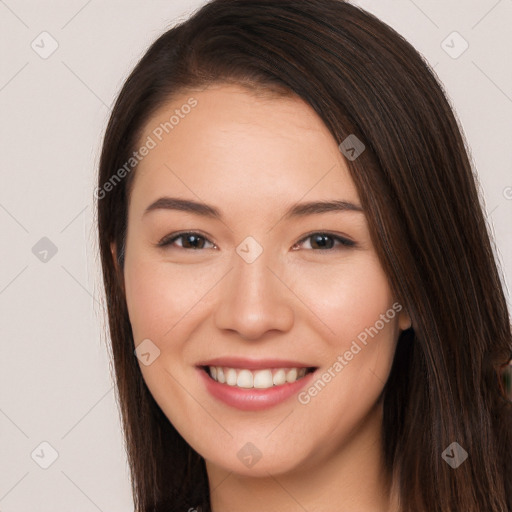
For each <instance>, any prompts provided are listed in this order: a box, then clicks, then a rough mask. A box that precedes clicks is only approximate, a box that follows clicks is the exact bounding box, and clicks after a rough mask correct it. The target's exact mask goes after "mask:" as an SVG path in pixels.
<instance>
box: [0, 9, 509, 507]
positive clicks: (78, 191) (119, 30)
mask: <svg viewBox="0 0 512 512" xmlns="http://www.w3.org/2000/svg"><path fill="white" fill-rule="evenodd" d="M202 3H203V2H202V1H199V0H193V1H192V0H181V1H176V0H172V1H170V0H167V1H157V0H154V1H150V2H135V1H133V0H132V1H123V2H121V1H108V2H100V1H98V0H89V1H85V0H74V1H66V2H64V1H63V0H61V1H53V2H50V1H45V2H30V1H26V0H6V1H1V0H0V39H1V42H0V48H1V59H0V109H1V110H0V112H1V117H0V140H1V141H2V151H1V164H0V169H1V171H0V172H1V188H0V226H1V233H2V243H1V244H0V258H1V266H0V312H1V322H0V329H1V337H2V342H1V347H2V353H1V354H2V357H1V358H0V379H1V381H0V392H1V395H0V443H1V447H0V448H1V452H0V453H1V455H0V510H1V511H2V512H14V511H16V512H22V511H23V512H25V511H26V512H33V511H34V510H36V509H37V510H38V511H39V512H50V511H52V512H55V511H64V510H74V511H75V512H81V511H83V512H94V511H97V510H100V511H109V512H117V511H119V512H120V511H123V512H126V511H129V510H133V503H132V500H131V494H130V488H129V475H128V471H127V464H126V458H125V454H124V448H123V440H122V434H121V430H120V423H119V417H118V412H117V406H116V403H115V398H114V390H113V380H112V377H111V372H112V370H111V364H110V363H109V358H108V352H107V350H106V347H105V336H104V335H103V334H102V333H103V332H104V326H105V320H104V311H103V309H102V306H101V304H102V289H101V280H100V269H99V264H98V257H97V243H96V235H95V231H94V215H93V211H94V205H93V200H92V197H93V195H92V194H93V189H94V186H95V179H96V167H97V164H98V160H99V150H100V143H101V137H102V134H103V131H104V129H105V126H106V122H107V118H108V115H109V111H110V106H111V105H112V103H113V101H114V99H115V96H116V94H117V92H118V91H119V89H120V87H121V85H122V82H123V80H124V79H125V78H126V76H127V74H128V73H129V71H130V70H131V69H132V67H133V66H134V65H135V63H136V62H137V60H138V59H139V58H140V57H141V56H142V54H143V53H144V51H145V50H146V49H147V46H148V45H149V44H150V43H151V42H152V41H153V40H154V39H155V38H156V37H157V36H158V35H160V34H161V33H162V32H163V31H164V30H165V29H166V28H169V27H170V26H171V25H173V24H174V23H175V22H176V21H179V20H180V19H183V18H185V17H186V16H187V15H188V14H189V13H191V12H192V11H193V10H195V8H197V7H198V6H199V5H202ZM354 3H356V2H354ZM358 4H359V5H361V6H362V7H364V8H366V9H367V10H369V11H371V12H373V13H374V14H376V15H377V16H378V17H379V18H381V19H382V20H384V21H386V22H387V23H389V24H390V25H391V26H393V27H394V28H395V29H396V30H398V32H400V33H401V34H402V35H403V36H404V37H405V38H406V39H408V40H409V41H410V42H411V43H412V44H413V45H414V46H415V47H416V48H417V49H418V50H419V51H420V52H421V53H422V54H423V55H424V56H425V57H426V58H427V60H428V61H429V62H430V63H431V64H432V66H434V68H435V71H436V73H437V74H438V76H439V77H440V79H441V81H442V82H443V84H444V86H445V88H446V91H447V93H448V95H449V97H450V99H451V101H452V104H453V105H454V106H455V109H456V112H457V114H458V116H459V119H460V121H461V124H462V127H463V129H464V132H465V134H466V136H467V140H468V143H469V145H470V148H471V153H472V158H473V160H474V163H475V166H476V169H477V170H478V174H479V178H480V182H481V187H482V193H483V196H484V199H485V203H486V210H487V214H488V220H489V223H490V225H491V229H492V232H493V236H494V238H495V241H496V245H497V253H498V257H499V259H500V261H501V264H502V266H503V273H504V280H505V281H509V282H510V276H512V234H511V230H510V219H511V218H512V172H511V170H512V156H511V155H512V153H511V151H510V148H511V135H512V69H511V62H512V41H511V32H510V26H512V0H500V1H496V0H479V1H476V0H471V1H468V0H459V1H440V0H436V1H427V0H414V1H413V0H361V1H360V2H358ZM43 31H46V32H48V33H49V34H50V35H51V36H40V34H41V33H42V32H43ZM454 31H457V32H458V33H459V34H460V35H461V36H462V37H463V38H464V40H466V41H467V42H468V44H469V48H468V49H467V50H466V51H465V52H464V53H462V54H461V55H460V56H458V57H457V58H454V56H456V54H458V53H460V51H461V50H462V49H463V46H462V45H463V44H464V43H463V40H462V39H460V38H457V36H453V35H450V34H452V33H453V32H454ZM447 37H448V39H446V38H447ZM53 40H55V41H56V42H57V43H58V48H57V49H56V50H55V52H54V53H53V54H52V55H50V56H47V58H42V56H41V53H43V54H44V52H49V51H50V50H51V45H52V44H55V43H52V41H53ZM445 40H446V42H445V43H443V41H445ZM31 45H34V46H35V48H34V49H33V48H32V46H31ZM447 52H448V53H447ZM449 53H451V55H450V54H449ZM44 56H46V55H44ZM43 237H47V238H48V239H49V240H50V241H51V243H50V242H49V241H48V240H43V241H40V240H41V239H42V238H43ZM36 244H38V245H36ZM34 246H35V249H33V248H34ZM45 251H47V252H45ZM52 251H53V252H52ZM55 251H57V252H55ZM53 253H55V254H53ZM506 293H507V296H508V298H509V304H510V292H509V291H508V288H507V291H506ZM43 442H46V443H49V445H50V446H49V445H46V444H44V445H41V443H43ZM53 450H55V451H56V452H57V453H58V457H57V458H56V460H54V461H53V458H54V457H53V456H52V454H53ZM52 461H53V462H52ZM50 463H51V465H50V466H49V467H48V468H47V469H43V468H42V467H41V465H43V466H44V465H48V464H50Z"/></svg>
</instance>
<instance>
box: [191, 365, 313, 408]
mask: <svg viewBox="0 0 512 512" xmlns="http://www.w3.org/2000/svg"><path fill="white" fill-rule="evenodd" d="M316 370H318V368H317V367H313V366H306V365H304V364H302V363H299V362H293V361H283V360H275V359H272V360H271V359H266V360H259V361H254V360H249V359H239V358H231V357H230V358H222V359H220V358H219V359H216V360H210V361H203V362H201V363H200V364H199V365H197V366H196V371H197V372H198V375H199V378H200V381H202V385H203V386H204V390H205V391H206V393H207V394H208V395H210V397H211V398H213V399H214V400H216V401H217V400H218V401H219V402H222V403H223V404H225V405H228V406H229V407H232V408H235V409H238V410H242V411H259V410H262V409H267V408H270V407H274V406H276V405H278V404H281V403H283V402H286V401H288V400H290V399H291V398H292V397H293V396H295V395H297V393H299V392H300V391H301V389H302V388H304V387H306V386H307V385H308V384H310V383H311V382H312V380H313V378H314V375H315V372H316Z"/></svg>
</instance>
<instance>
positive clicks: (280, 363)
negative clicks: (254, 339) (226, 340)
mask: <svg viewBox="0 0 512 512" xmlns="http://www.w3.org/2000/svg"><path fill="white" fill-rule="evenodd" d="M197 366H225V367H227V368H244V369H247V370H258V369H261V368H315V366H313V365H311V364H307V363H301V362H299V361H293V360H288V359H247V358H244V357H216V358H214V359H208V360H205V361H201V362H199V363H198V364H197Z"/></svg>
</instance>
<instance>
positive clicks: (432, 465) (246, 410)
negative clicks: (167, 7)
mask: <svg viewBox="0 0 512 512" xmlns="http://www.w3.org/2000/svg"><path fill="white" fill-rule="evenodd" d="M96 197H97V199H98V230H99V236H100V251H101V262H102V267H103V278H104V284H105V290H106V298H107V310H108V315H109V324H110V335H111V340H112V351H113V357H114V364H115V372H116V378H117V388H118V393H119V403H120V407H121V411H122V419H123V425H124V430H125V436H126V443H127V451H128V458H129V463H130V469H131V474H132V480H133V494H134V500H135V505H136V510H137V511H144V512H145V511H164V510H165V511H169V510H172V511H178V510H180V511H181V510H194V509H196V510H199V509H201V510H202V511H203V512H204V511H208V510H213V511H214V512H226V511H239V510H244V511H251V510H281V511H295V510H297V511H298V510H311V511H312V510H322V511H329V510H333V511H338V512H339V511H348V510H351V511H352V510H357V511H358V512H366V511H390V512H391V511H415V512H420V511H429V512H431V511H443V512H448V511H450V512H451V511H461V510H464V511H465V512H481V511H482V510H486V511H491V512H498V511H499V512H504V511H508V512H510V511H512V482H511V479H512V477H511V475H512V463H511V460H512V457H511V455H512V450H511V448H512V437H511V436H512V434H511V426H512V413H511V407H512V405H511V403H510V402H509V401H508V400H507V398H506V395H505V392H504V385H503V382H502V380H501V371H502V369H503V368H504V367H505V365H506V364H507V363H508V361H509V360H510V359H511V356H512V341H511V340H512V336H511V332H510V323H509V315H508V311H507V306H506V302H505V298H504V294H503V289H502V284H501V282H500V278H499V273H498V270H497V267H496V263H495V261H494V258H493V251H492V245H491V242H490V239H489V235H488V232H487V228H486V224H485V219H484V215H483V213H482V209H481V206H480V203H479V197H478V194H477V188H476V184H475V179H474V176H473V172H472V168H471V163H470V161H469V159H468V154H467V152H466V148H465V143H464V139H463V136H462V134H461V130H460V129H459V127H458V124H457V121H456V119H455V117H454V114H453V112H452V110H451V108H450V106H449V103H448V101H447V99H446V97H445V95H444V93H443V90H442V87H441V85H440V84H439V82H438V81H437V80H436V78H435V77H434V75H433V73H432V72H431V70H430V69H429V67H428V65H427V64H426V63H425V62H424V60H423V59H422V58H421V56H420V55H419V54H418V53H417V52H416V51H415V50H414V49H413V48H412V46H411V45H410V44H408V43H407V42H406V41H405V40H404V39H403V38H402V37H401V36H399V35H398V34H397V33H396V32H395V31H394V30H392V29H391V28H390V27H389V26H387V25H386V24H384V23H382V22H381V21H379V20H378V19H376V18H375V17H374V16H372V15H371V14H369V13H367V12H365V11H364V10H362V9H360V8H358V7H355V6H353V5H350V4H348V3H346V2H343V1H339V0H308V1H305V0H304V1H302V0H293V1H291V0H283V1H280V2H274V1H272V0H244V1H242V0H214V1H212V2H210V3H208V4H207V5H205V6H204V7H203V8H202V9H200V10H199V11H198V12H197V13H195V14H194V15H193V16H192V17H191V18H190V19H189V20H188V21H186V22H184V23H182V24H180V25H178V26H177V27H175V28H173V29H171V30H169V31H167V32H166V33H165V34H163V35H162V36H161V37H160V38H159V39H158V40H157V41H156V42H155V43H154V44H153V45H152V46H151V48H150V49H149V50H148V51H147V52H146V54H145V55H144V57H143V58H142V60H141V61H140V62H139V64H138V65H137V66H136V68H135V69H134V70H133V72H132V73H131V75H130V77H129V78H128V79H127V81H126V83H125V84H124V87H123V89H122V90H121V93H120V94H119V98H118V100H117V102H116V105H115V107H114V110H113V113H112V116H111V119H110V122H109V125H108V127H107V130H106V134H105V138H104V144H103V151H102V156H101V162H100V172H99V181H98V189H97V191H96Z"/></svg>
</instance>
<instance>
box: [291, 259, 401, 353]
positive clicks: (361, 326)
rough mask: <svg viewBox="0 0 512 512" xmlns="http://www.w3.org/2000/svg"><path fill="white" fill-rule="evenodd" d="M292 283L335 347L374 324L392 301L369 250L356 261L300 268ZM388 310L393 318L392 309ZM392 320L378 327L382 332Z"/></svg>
mask: <svg viewBox="0 0 512 512" xmlns="http://www.w3.org/2000/svg"><path fill="white" fill-rule="evenodd" d="M295 287H296V290H297V295H298V296H300V297H304V303H305V304H307V305H308V307H309V309H310V311H311V312H313V313H314V314H315V316H316V317H317V318H318V319H319V320H320V321H321V324H322V325H323V332H325V335H326V339H327V340H329V344H330V345H331V346H333V347H337V348H339V349H342V348H344V346H345V345H346V344H347V343H348V344H350V341H351V340H353V339H355V338H357V336H358V335H359V334H360V333H362V332H365V329H366V328H369V327H371V326H374V324H375V323H376V322H377V321H378V320H379V319H380V316H381V315H382V314H384V315H385V314H386V312H387V311H388V310H389V309H390V308H392V304H393V296H392V293H391V290H390V287H389V283H388V280H387V277H386V275H385V273H384V271H383V270H382V267H381V265H380V263H379V262H378V260H377V258H376V256H373V255H370V254H367V255H365V257H361V258H359V259H358V260H357V264H355V263H354V264H347V265H346V266H345V265H339V266H337V267H334V266H333V267H331V268H329V269H328V271H326V269H325V268H324V269H320V268H319V269H318V271H317V272H308V273H306V272H304V273H303V274H302V277H299V278H297V279H296V280H295ZM391 314H392V317H393V318H397V317H396V315H395V312H394V311H392V312H391ZM389 316H391V315H389ZM395 323H396V320H393V319H391V320H390V321H389V322H386V328H382V326H381V324H380V322H379V327H381V329H379V330H382V331H383V334H385V333H387V332H388V331H389V330H390V329H389V327H390V326H391V327H392V326H394V324H395Z"/></svg>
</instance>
